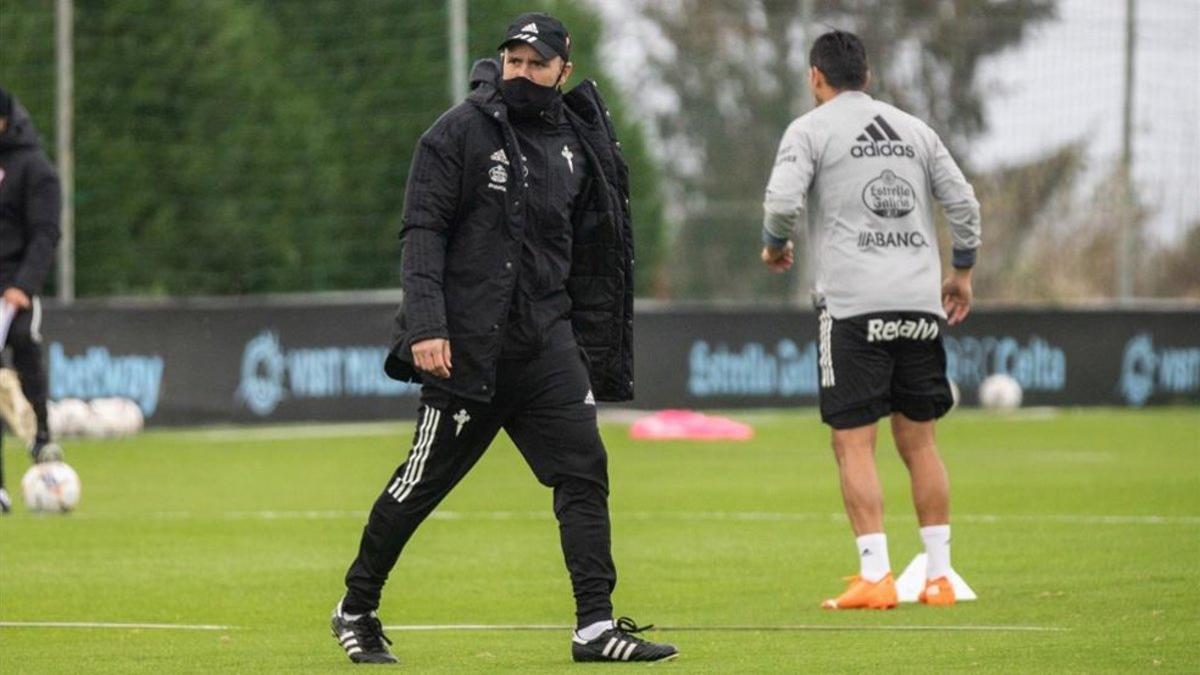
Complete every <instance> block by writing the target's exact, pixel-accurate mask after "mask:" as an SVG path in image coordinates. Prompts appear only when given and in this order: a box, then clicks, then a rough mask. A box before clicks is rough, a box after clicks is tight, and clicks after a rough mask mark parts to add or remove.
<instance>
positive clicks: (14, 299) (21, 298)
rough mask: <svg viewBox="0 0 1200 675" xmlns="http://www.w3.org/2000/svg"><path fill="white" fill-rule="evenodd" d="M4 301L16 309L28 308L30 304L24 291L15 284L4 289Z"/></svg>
mask: <svg viewBox="0 0 1200 675" xmlns="http://www.w3.org/2000/svg"><path fill="white" fill-rule="evenodd" d="M4 301H5V302H7V303H8V304H10V305H12V306H13V307H16V308H17V309H29V306H30V305H31V304H32V303H30V302H29V296H28V295H25V291H23V290H21V289H19V288H17V287H16V286H9V287H8V288H6V289H4Z"/></svg>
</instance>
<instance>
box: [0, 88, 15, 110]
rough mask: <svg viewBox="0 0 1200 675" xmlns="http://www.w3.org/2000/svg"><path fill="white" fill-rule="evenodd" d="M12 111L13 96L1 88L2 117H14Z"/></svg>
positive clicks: (0, 104) (0, 108)
mask: <svg viewBox="0 0 1200 675" xmlns="http://www.w3.org/2000/svg"><path fill="white" fill-rule="evenodd" d="M12 111H13V100H12V94H9V93H8V92H7V91H4V87H0V117H12Z"/></svg>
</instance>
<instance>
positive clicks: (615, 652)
mask: <svg viewBox="0 0 1200 675" xmlns="http://www.w3.org/2000/svg"><path fill="white" fill-rule="evenodd" d="M651 628H654V625H653V624H651V625H649V626H638V625H637V624H636V623H634V621H633V619H630V618H628V617H624V616H623V617H621V618H619V619H617V622H616V625H615V626H613V627H612V628H609V629H608V630H606V631H604V632H603V633H601V634H600V637H598V638H596V639H595V640H592V641H591V642H584V641H582V640H580V639H579V637H578V636H576V637H575V639H574V640H572V642H571V657H572V658H574V659H575V661H577V662H584V661H670V660H671V659H673V658H675V657H676V656H679V650H678V649H676V648H675V646H674V645H666V644H659V643H657V642H647V641H646V640H643V639H641V638H639V637H635V635H634V634H635V633H641V632H642V631H645V630H650V629H651Z"/></svg>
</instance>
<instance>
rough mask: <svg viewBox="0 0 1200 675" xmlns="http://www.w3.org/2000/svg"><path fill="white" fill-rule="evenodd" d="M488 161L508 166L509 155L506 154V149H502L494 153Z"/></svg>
mask: <svg viewBox="0 0 1200 675" xmlns="http://www.w3.org/2000/svg"><path fill="white" fill-rule="evenodd" d="M488 159H491V160H492V161H493V162H500V163H502V164H508V155H506V154H504V148H500V149H499V150H497V151H495V152H493V153H492V156H491V157H489V158H488Z"/></svg>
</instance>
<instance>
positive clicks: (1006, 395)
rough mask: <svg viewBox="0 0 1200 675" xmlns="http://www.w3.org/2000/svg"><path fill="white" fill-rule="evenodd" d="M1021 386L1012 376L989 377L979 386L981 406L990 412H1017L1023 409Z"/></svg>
mask: <svg viewBox="0 0 1200 675" xmlns="http://www.w3.org/2000/svg"><path fill="white" fill-rule="evenodd" d="M1021 397H1022V391H1021V385H1020V383H1018V382H1017V380H1016V378H1014V377H1013V376H1012V375H1007V374H1005V373H996V374H994V375H988V376H987V377H986V378H984V380H983V382H981V383H980V385H979V405H981V406H983V407H984V408H987V409H988V410H1015V409H1017V408H1020V407H1021Z"/></svg>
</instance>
